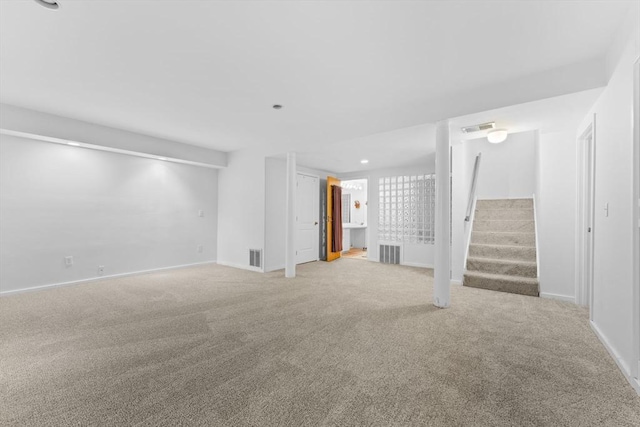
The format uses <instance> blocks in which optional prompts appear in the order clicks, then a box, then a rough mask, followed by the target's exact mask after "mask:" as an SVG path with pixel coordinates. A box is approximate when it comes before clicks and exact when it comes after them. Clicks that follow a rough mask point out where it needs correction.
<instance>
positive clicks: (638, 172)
mask: <svg viewBox="0 0 640 427" xmlns="http://www.w3.org/2000/svg"><path fill="white" fill-rule="evenodd" d="M633 151H634V152H633V192H632V195H633V200H632V207H633V214H632V221H631V224H632V235H633V254H632V255H633V258H632V259H631V262H632V264H633V291H632V292H633V327H632V331H633V337H632V343H633V358H634V359H633V361H632V362H631V378H635V379H636V382H637V383H638V386H639V387H640V381H639V380H640V57H638V59H636V61H635V64H634V66H633Z"/></svg>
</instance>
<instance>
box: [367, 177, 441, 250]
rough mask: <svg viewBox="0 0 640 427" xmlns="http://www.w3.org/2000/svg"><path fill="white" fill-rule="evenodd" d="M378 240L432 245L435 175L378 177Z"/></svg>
mask: <svg viewBox="0 0 640 427" xmlns="http://www.w3.org/2000/svg"><path fill="white" fill-rule="evenodd" d="M378 191H379V201H380V211H379V215H378V239H379V240H381V241H387V242H407V243H422V244H433V243H434V227H435V210H436V178H435V175H405V176H389V177H384V178H380V180H379V183H378Z"/></svg>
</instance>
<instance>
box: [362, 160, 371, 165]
mask: <svg viewBox="0 0 640 427" xmlns="http://www.w3.org/2000/svg"><path fill="white" fill-rule="evenodd" d="M360 163H362V164H363V165H366V164H367V163H369V160H367V159H362V160H360Z"/></svg>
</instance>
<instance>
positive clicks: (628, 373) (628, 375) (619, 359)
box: [589, 320, 640, 395]
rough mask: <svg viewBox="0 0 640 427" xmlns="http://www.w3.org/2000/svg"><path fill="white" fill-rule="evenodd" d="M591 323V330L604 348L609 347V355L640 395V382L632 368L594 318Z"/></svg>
mask: <svg viewBox="0 0 640 427" xmlns="http://www.w3.org/2000/svg"><path fill="white" fill-rule="evenodd" d="M589 325H591V330H592V331H593V333H594V334H595V335H596V336H597V337H598V339H599V340H600V342H601V343H602V345H603V346H604V348H606V349H607V352H609V355H610V356H611V357H612V358H613V360H614V361H615V362H616V365H618V369H620V371H621V372H622V375H624V377H625V378H626V379H627V381H628V382H629V384H630V385H631V387H632V388H633V389H634V390H635V391H636V393H638V395H640V383H638V380H636V379H635V378H633V377H632V376H631V370H630V369H629V367H628V366H627V364H626V363H625V361H624V360H623V359H622V357H620V355H619V354H618V352H616V351H615V350H614V348H613V347H612V346H611V344H610V343H609V340H607V338H606V337H605V336H604V334H603V333H602V331H601V330H600V328H598V326H597V325H596V324H595V323H593V321H592V320H590V321H589Z"/></svg>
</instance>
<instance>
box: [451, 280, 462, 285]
mask: <svg viewBox="0 0 640 427" xmlns="http://www.w3.org/2000/svg"><path fill="white" fill-rule="evenodd" d="M451 284H452V285H453V286H462V280H454V279H451Z"/></svg>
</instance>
